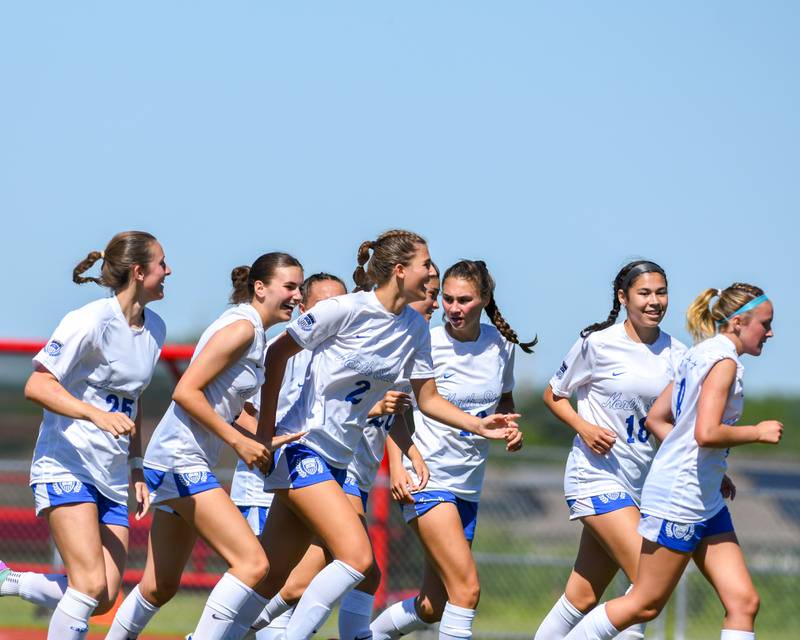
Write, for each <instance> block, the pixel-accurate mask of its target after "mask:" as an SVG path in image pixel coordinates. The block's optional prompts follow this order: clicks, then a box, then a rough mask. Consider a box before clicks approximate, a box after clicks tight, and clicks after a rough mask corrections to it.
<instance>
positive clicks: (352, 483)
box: [342, 473, 369, 513]
mask: <svg viewBox="0 0 800 640" xmlns="http://www.w3.org/2000/svg"><path fill="white" fill-rule="evenodd" d="M342 489H344V492H345V493H346V494H347V495H348V496H355V497H356V498H361V505H362V506H363V507H364V513H366V512H367V501H368V500H369V492H368V491H362V490H361V489H360V488H359V486H358V481H357V480H356V479H355V478H354V477H353V476H351V475H350V474H349V473H348V474H347V477H346V478H345V480H344V485H342Z"/></svg>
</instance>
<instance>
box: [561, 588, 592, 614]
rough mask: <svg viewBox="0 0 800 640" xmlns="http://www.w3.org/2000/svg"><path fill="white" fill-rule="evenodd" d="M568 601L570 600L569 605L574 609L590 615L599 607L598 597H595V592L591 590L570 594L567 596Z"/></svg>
mask: <svg viewBox="0 0 800 640" xmlns="http://www.w3.org/2000/svg"><path fill="white" fill-rule="evenodd" d="M567 600H569V603H570V604H571V605H572V606H573V607H575V608H576V609H577V610H578V611H580V612H581V613H584V614H586V613H589V612H590V611H591V610H592V609H594V608H595V607H596V606H597V596H595V594H594V591H592V590H591V589H587V590H585V591H580V592H570V593H569V594H568V595H567Z"/></svg>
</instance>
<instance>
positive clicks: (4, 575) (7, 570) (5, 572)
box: [0, 560, 11, 596]
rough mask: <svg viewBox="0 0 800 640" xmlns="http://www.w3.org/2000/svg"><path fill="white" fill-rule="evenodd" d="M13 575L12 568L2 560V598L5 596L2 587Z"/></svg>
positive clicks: (0, 587) (0, 585) (0, 586)
mask: <svg viewBox="0 0 800 640" xmlns="http://www.w3.org/2000/svg"><path fill="white" fill-rule="evenodd" d="M10 575H11V567H9V566H8V565H7V564H6V563H5V562H3V561H2V560H0V596H2V595H3V590H2V586H3V583H4V582H5V581H6V578H8V576H10Z"/></svg>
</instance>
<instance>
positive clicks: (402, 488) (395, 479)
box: [389, 465, 415, 504]
mask: <svg viewBox="0 0 800 640" xmlns="http://www.w3.org/2000/svg"><path fill="white" fill-rule="evenodd" d="M398 467H399V468H397V469H394V468H392V469H390V470H389V488H390V490H391V492H392V498H393V499H394V500H396V501H397V502H399V503H400V504H404V503H405V504H414V498H412V497H411V492H412V491H413V490H414V486H415V485H414V481H413V480H412V479H411V474H409V473H408V471H406V470H405V469H404V468H403V466H402V465H398Z"/></svg>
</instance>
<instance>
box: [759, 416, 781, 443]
mask: <svg viewBox="0 0 800 640" xmlns="http://www.w3.org/2000/svg"><path fill="white" fill-rule="evenodd" d="M756 429H757V430H758V442H762V443H764V444H778V443H779V442H780V441H781V436H782V435H783V424H781V423H780V422H778V421H777V420H764V421H762V422H759V423H758V424H757V425H756Z"/></svg>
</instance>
